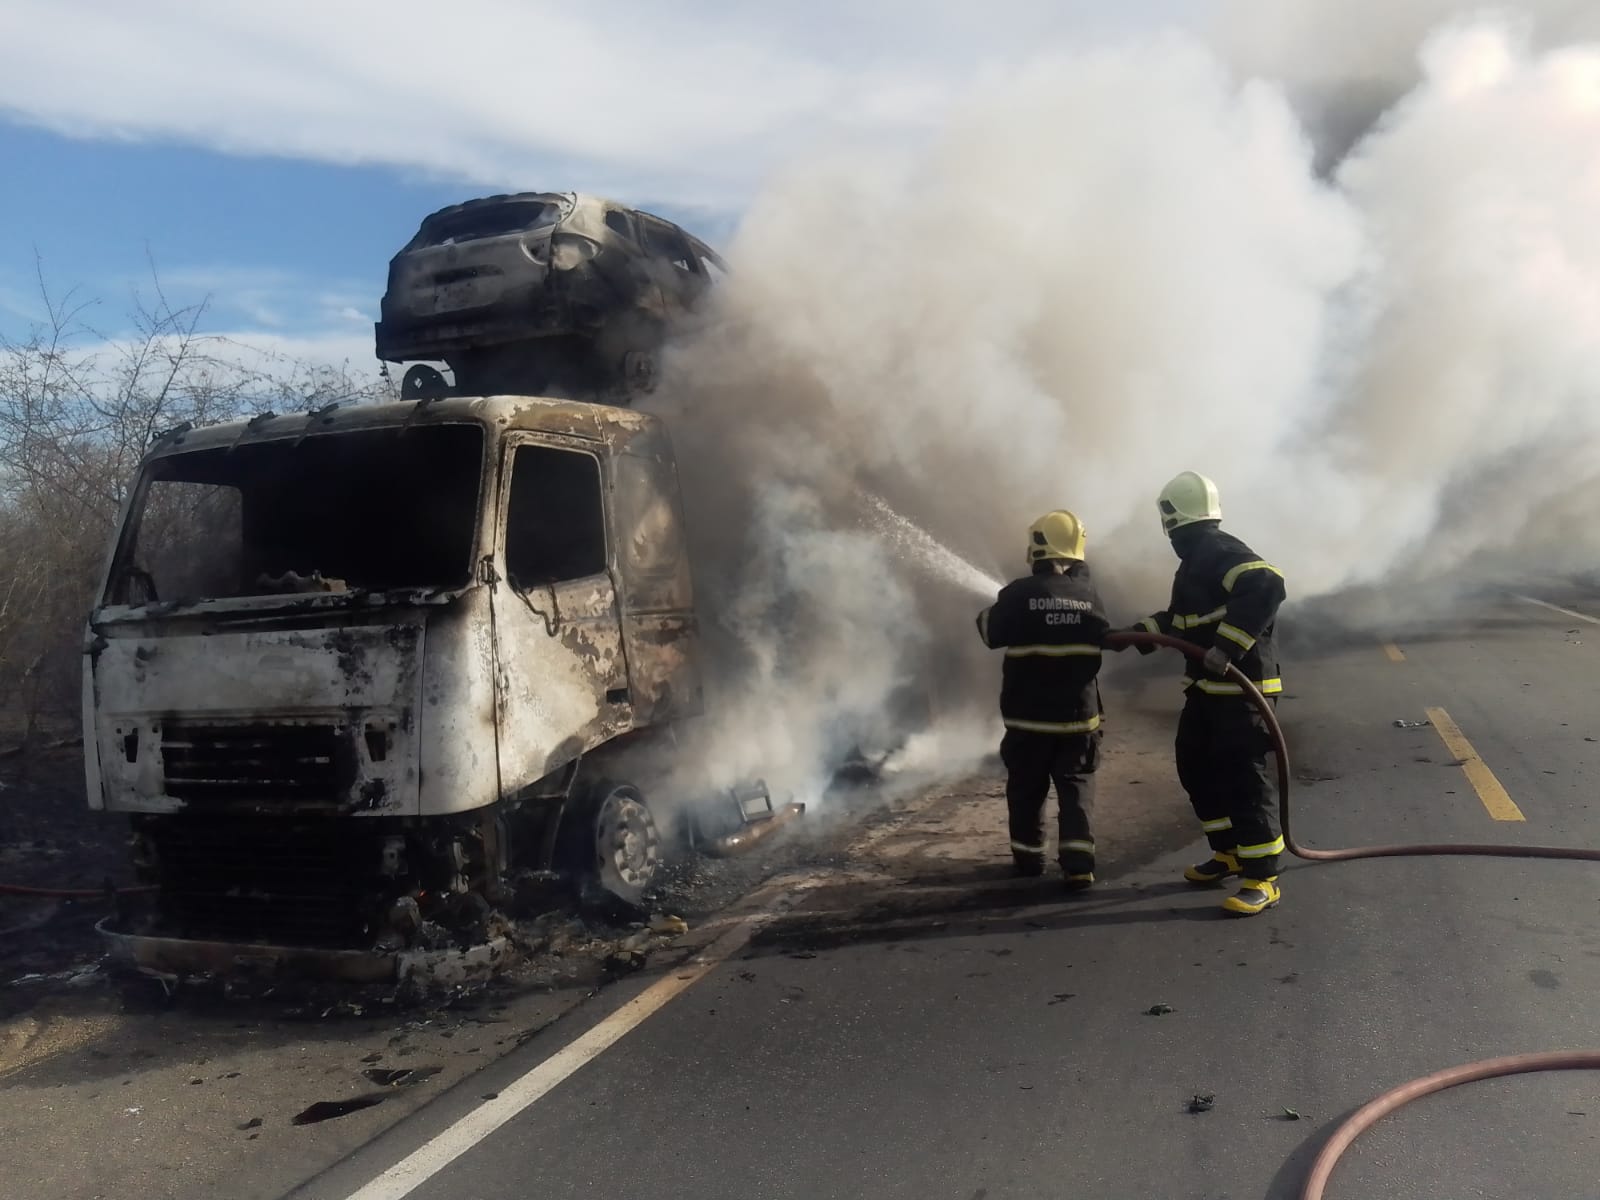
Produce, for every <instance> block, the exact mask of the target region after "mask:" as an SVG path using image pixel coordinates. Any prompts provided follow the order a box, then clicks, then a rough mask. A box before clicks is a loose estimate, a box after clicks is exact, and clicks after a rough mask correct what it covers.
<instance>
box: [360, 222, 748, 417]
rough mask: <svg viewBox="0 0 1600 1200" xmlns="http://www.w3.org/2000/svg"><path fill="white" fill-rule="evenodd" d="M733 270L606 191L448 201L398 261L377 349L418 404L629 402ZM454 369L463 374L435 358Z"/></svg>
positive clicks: (406, 395)
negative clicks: (452, 400) (523, 396)
mask: <svg viewBox="0 0 1600 1200" xmlns="http://www.w3.org/2000/svg"><path fill="white" fill-rule="evenodd" d="M726 269H727V268H726V266H725V264H724V263H723V262H722V260H721V259H720V258H718V257H717V254H716V252H715V251H713V250H712V249H711V248H710V247H709V246H707V245H706V244H705V243H704V242H702V241H700V240H699V239H698V238H696V237H694V236H693V235H691V234H689V233H687V232H685V231H684V230H683V229H681V228H679V227H678V226H677V225H674V224H673V223H672V222H670V221H667V220H664V219H662V218H661V217H657V216H654V215H653V214H651V213H647V212H641V211H639V210H637V209H633V208H629V207H627V206H625V205H622V204H619V203H617V202H616V201H614V200H606V199H603V198H601V197H597V196H587V195H583V194H581V193H576V192H522V193H518V194H515V195H503V196H486V197H483V198H482V199H477V200H468V201H465V202H463V203H461V204H454V205H451V206H450V207H448V208H444V209H440V210H439V211H438V212H435V213H432V214H430V215H429V216H428V217H426V218H424V219H423V221H422V225H421V227H420V228H419V229H418V230H417V232H416V235H415V236H414V237H412V239H411V240H410V241H409V242H407V243H406V245H405V246H403V247H402V248H401V250H400V252H399V253H398V254H396V255H395V256H394V258H393V259H392V260H391V261H390V263H389V279H388V285H387V288H386V290H385V291H384V294H383V301H382V306H381V312H380V320H379V321H378V322H377V325H376V326H375V329H374V333H375V340H376V345H377V354H378V357H379V358H380V359H383V360H385V361H386V362H394V363H411V364H413V365H412V366H411V367H410V368H408V369H407V371H406V373H405V375H404V377H403V379H402V382H401V392H402V395H403V396H404V398H406V399H424V398H429V397H437V396H443V395H447V394H455V395H489V394H493V393H496V392H517V393H527V394H533V395H565V396H572V397H575V398H579V399H596V398H604V399H607V400H609V401H611V402H614V403H623V404H625V403H628V402H629V400H630V398H631V397H633V396H636V395H638V394H641V393H643V392H648V391H649V390H650V389H651V388H652V387H653V386H654V381H655V378H656V373H657V367H656V356H657V354H658V352H659V350H660V348H661V345H662V343H663V341H664V339H665V338H666V336H667V334H668V332H669V331H670V330H671V328H672V326H673V324H674V323H675V322H676V321H679V320H681V319H683V318H684V317H686V316H687V315H688V314H690V313H691V312H692V311H693V310H694V308H695V307H696V305H697V304H698V303H699V301H700V300H701V299H702V297H703V296H704V295H705V293H706V291H707V289H708V288H709V287H710V286H711V284H712V283H713V282H714V281H715V280H716V279H717V278H718V277H719V276H720V275H721V274H723V273H725V272H726ZM434 363H440V364H443V365H444V366H445V367H446V369H447V370H448V371H449V372H450V373H451V375H452V376H453V381H452V382H447V381H446V380H445V377H444V374H443V373H442V372H441V371H440V370H439V369H438V368H437V367H435V366H433V365H432V364H434Z"/></svg>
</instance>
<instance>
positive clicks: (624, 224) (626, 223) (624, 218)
mask: <svg viewBox="0 0 1600 1200" xmlns="http://www.w3.org/2000/svg"><path fill="white" fill-rule="evenodd" d="M606 228H607V229H609V230H611V232H612V233H620V234H621V235H622V236H623V237H625V238H627V239H628V240H629V241H630V242H632V241H637V240H638V235H636V234H635V233H634V231H633V222H631V221H630V220H628V214H627V213H625V212H622V211H620V210H618V209H615V208H613V209H609V210H607V212H606Z"/></svg>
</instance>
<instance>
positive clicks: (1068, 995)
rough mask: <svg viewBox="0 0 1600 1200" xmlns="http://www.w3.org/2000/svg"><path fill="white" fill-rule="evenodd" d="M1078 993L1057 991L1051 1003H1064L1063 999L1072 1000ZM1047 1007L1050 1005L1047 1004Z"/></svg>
mask: <svg viewBox="0 0 1600 1200" xmlns="http://www.w3.org/2000/svg"><path fill="white" fill-rule="evenodd" d="M1077 994H1078V993H1077V992H1057V993H1056V994H1055V995H1054V996H1053V997H1051V999H1050V1004H1051V1005H1055V1004H1060V1003H1062V1002H1063V1001H1066V1000H1071V999H1072V998H1073V997H1075V996H1076V995H1077ZM1046 1007H1049V1006H1048V1005H1047V1006H1046Z"/></svg>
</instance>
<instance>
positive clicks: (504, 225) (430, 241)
mask: <svg viewBox="0 0 1600 1200" xmlns="http://www.w3.org/2000/svg"><path fill="white" fill-rule="evenodd" d="M560 216H561V210H560V208H559V207H558V206H557V205H555V204H552V203H550V202H549V201H546V200H515V201H508V202H506V203H504V204H489V205H484V206H483V207H481V208H469V209H467V210H465V211H464V212H458V213H450V214H448V215H446V216H441V217H430V218H429V219H428V220H427V221H425V222H423V225H422V229H421V230H420V231H419V232H418V234H417V236H416V238H415V239H414V240H413V241H412V243H411V245H409V246H408V247H406V249H408V250H420V249H422V248H424V247H427V246H454V245H456V244H457V243H460V242H475V241H478V240H479V239H480V238H492V237H504V236H505V235H506V234H509V233H527V232H529V231H531V230H534V229H543V228H545V227H546V226H550V225H554V224H555V223H556V222H557V221H558V220H559V219H560Z"/></svg>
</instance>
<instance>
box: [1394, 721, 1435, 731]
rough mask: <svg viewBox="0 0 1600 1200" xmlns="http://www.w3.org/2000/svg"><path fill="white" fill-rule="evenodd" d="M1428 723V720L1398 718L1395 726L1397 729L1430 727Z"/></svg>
mask: <svg viewBox="0 0 1600 1200" xmlns="http://www.w3.org/2000/svg"><path fill="white" fill-rule="evenodd" d="M1428 725H1429V722H1427V721H1404V720H1397V721H1395V723H1394V727H1395V728H1396V729H1426V728H1427V727H1428Z"/></svg>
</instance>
